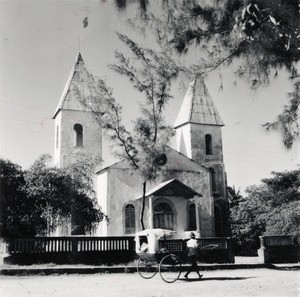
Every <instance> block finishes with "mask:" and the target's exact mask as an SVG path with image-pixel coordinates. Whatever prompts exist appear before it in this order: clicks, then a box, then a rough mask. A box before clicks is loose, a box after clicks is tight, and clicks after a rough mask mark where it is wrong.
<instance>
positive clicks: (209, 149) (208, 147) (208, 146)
mask: <svg viewBox="0 0 300 297" xmlns="http://www.w3.org/2000/svg"><path fill="white" fill-rule="evenodd" d="M205 150H206V155H212V154H213V149H212V137H211V135H210V134H206V135H205Z"/></svg>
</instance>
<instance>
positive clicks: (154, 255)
mask: <svg viewBox="0 0 300 297" xmlns="http://www.w3.org/2000/svg"><path fill="white" fill-rule="evenodd" d="M176 236H177V235H176V232H175V231H172V230H166V229H146V230H143V231H141V232H138V233H136V236H135V250H136V254H137V255H138V257H139V259H138V262H137V271H138V273H139V274H140V276H141V277H143V278H145V279H150V278H152V277H154V276H155V275H156V274H157V272H159V274H160V276H161V278H162V279H163V280H164V281H165V282H167V283H173V282H175V281H176V280H177V279H178V278H179V277H180V274H181V261H182V260H181V257H180V256H178V255H176V254H174V253H171V252H170V251H169V250H168V248H167V245H165V246H164V245H163V246H161V245H159V241H161V240H164V242H168V239H175V238H176ZM180 242H182V245H183V240H181V239H180Z"/></svg>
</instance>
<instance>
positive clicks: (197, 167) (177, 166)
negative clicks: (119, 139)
mask: <svg viewBox="0 0 300 297" xmlns="http://www.w3.org/2000/svg"><path fill="white" fill-rule="evenodd" d="M165 153H166V155H167V163H166V164H165V165H164V166H162V169H163V170H182V171H191V172H208V170H207V168H206V167H205V166H203V165H201V164H199V163H197V162H195V161H194V160H192V159H190V158H189V157H187V156H185V155H184V154H182V153H180V152H178V151H177V150H175V149H173V148H171V147H170V146H166V150H165ZM131 168H132V167H131V166H130V164H129V161H127V160H125V159H123V160H121V161H118V162H116V163H114V164H112V165H109V166H107V167H105V168H101V169H99V170H97V171H96V174H100V173H102V172H104V171H107V170H108V169H131Z"/></svg>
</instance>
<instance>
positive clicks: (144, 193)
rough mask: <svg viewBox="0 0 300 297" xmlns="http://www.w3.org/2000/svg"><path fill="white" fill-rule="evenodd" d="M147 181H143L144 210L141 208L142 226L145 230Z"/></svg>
mask: <svg viewBox="0 0 300 297" xmlns="http://www.w3.org/2000/svg"><path fill="white" fill-rule="evenodd" d="M146 183H147V182H143V197H142V210H141V218H140V219H141V220H140V222H141V226H142V230H145V225H144V212H145V202H146Z"/></svg>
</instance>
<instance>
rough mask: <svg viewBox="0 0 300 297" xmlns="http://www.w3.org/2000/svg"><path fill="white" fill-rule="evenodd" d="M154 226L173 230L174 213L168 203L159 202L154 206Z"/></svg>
mask: <svg viewBox="0 0 300 297" xmlns="http://www.w3.org/2000/svg"><path fill="white" fill-rule="evenodd" d="M153 215H154V218H153V221H154V228H162V229H169V230H174V213H173V210H172V207H171V205H170V204H168V203H166V202H160V203H158V204H157V205H156V206H155V207H154V212H153Z"/></svg>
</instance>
